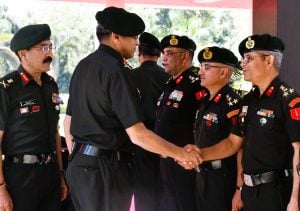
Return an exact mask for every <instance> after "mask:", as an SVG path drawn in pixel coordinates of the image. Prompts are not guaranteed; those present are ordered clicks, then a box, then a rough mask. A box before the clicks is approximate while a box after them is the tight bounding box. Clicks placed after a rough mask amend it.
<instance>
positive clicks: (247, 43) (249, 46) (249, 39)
mask: <svg viewBox="0 0 300 211" xmlns="http://www.w3.org/2000/svg"><path fill="white" fill-rule="evenodd" d="M254 45H255V41H254V40H251V37H248V40H247V42H246V45H245V46H246V48H247V49H251V48H254Z"/></svg>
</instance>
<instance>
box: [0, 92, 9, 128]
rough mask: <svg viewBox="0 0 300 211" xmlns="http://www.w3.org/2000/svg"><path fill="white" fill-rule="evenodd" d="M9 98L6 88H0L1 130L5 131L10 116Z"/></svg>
mask: <svg viewBox="0 0 300 211" xmlns="http://www.w3.org/2000/svg"><path fill="white" fill-rule="evenodd" d="M8 106H9V97H8V96H7V92H6V90H5V89H4V88H2V87H0V130H2V131H4V128H5V124H6V120H7V115H8Z"/></svg>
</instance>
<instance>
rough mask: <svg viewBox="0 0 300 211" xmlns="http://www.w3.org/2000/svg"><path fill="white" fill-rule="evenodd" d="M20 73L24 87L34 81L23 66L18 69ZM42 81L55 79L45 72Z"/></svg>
mask: <svg viewBox="0 0 300 211" xmlns="http://www.w3.org/2000/svg"><path fill="white" fill-rule="evenodd" d="M18 73H19V75H20V78H21V81H22V84H23V86H26V85H27V84H29V83H30V82H31V81H34V80H33V77H32V76H31V75H30V74H29V73H28V72H27V71H26V70H25V69H24V68H23V67H22V66H21V65H20V66H19V68H18ZM41 80H42V82H45V81H47V80H53V78H52V77H50V76H49V75H48V74H47V73H44V72H43V73H42V74H41Z"/></svg>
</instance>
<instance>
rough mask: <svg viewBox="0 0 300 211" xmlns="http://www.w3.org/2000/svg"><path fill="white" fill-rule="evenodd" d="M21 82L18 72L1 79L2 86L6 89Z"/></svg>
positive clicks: (0, 84)
mask: <svg viewBox="0 0 300 211" xmlns="http://www.w3.org/2000/svg"><path fill="white" fill-rule="evenodd" d="M19 80H20V76H19V74H18V71H13V72H11V73H9V74H7V75H6V76H4V77H3V78H1V79H0V86H1V87H3V88H4V89H7V88H9V87H11V86H12V85H13V84H15V83H16V82H17V81H19Z"/></svg>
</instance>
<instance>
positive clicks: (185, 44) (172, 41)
mask: <svg viewBox="0 0 300 211" xmlns="http://www.w3.org/2000/svg"><path fill="white" fill-rule="evenodd" d="M160 43H161V48H162V50H163V49H164V48H166V47H176V48H183V49H186V50H188V51H191V52H194V51H195V50H196V44H195V42H194V41H193V40H191V39H190V38H188V37H187V36H178V35H168V36H166V37H164V38H163V39H162V40H161V42H160Z"/></svg>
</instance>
